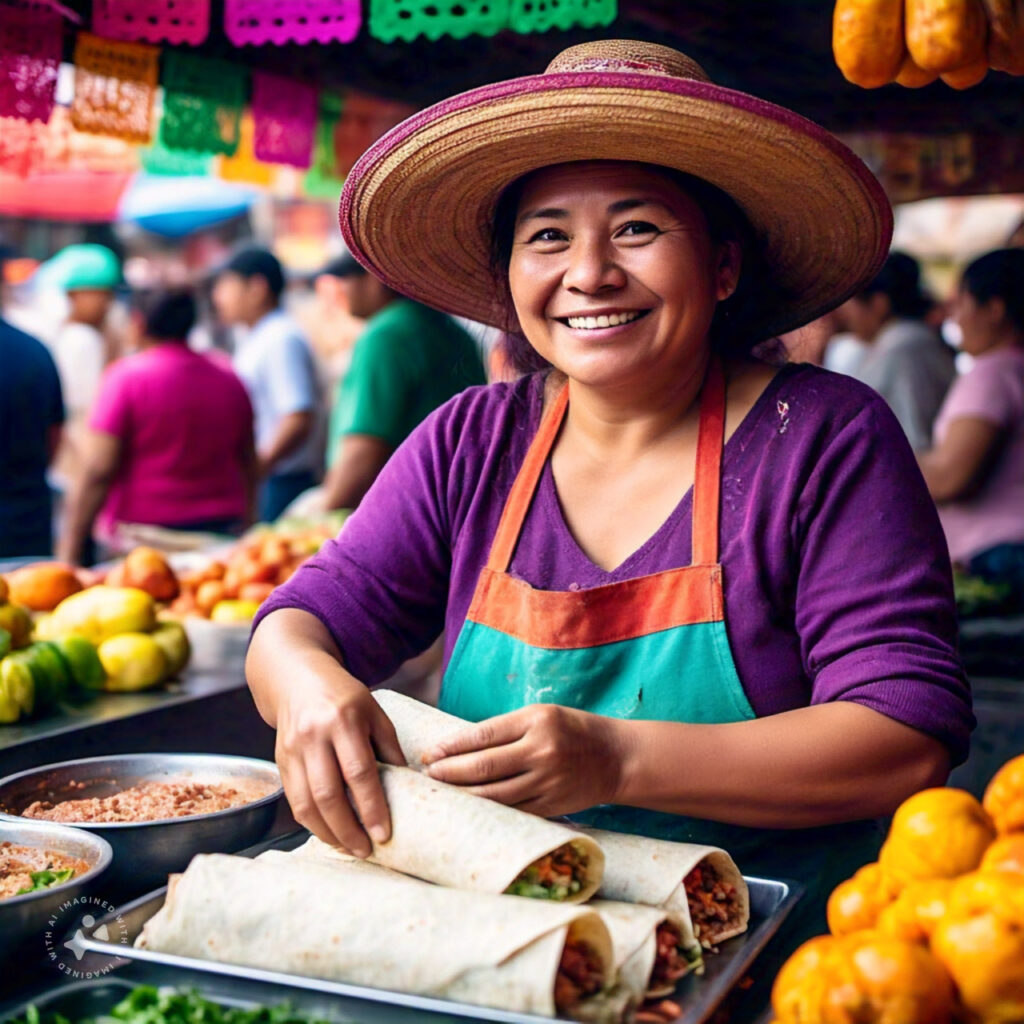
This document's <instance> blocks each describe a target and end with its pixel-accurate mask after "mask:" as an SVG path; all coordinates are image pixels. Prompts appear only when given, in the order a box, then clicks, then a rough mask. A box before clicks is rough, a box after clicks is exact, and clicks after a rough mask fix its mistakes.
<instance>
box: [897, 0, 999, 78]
mask: <svg viewBox="0 0 1024 1024" xmlns="http://www.w3.org/2000/svg"><path fill="white" fill-rule="evenodd" d="M906 29H907V49H908V50H909V51H910V56H911V57H913V58H914V63H915V64H917V66H918V67H919V68H923V69H924V70H925V71H938V72H939V73H940V74H941V73H942V72H944V71H956V70H957V69H958V68H962V67H966V66H967V65H968V64H974V63H975V62H976V61H978V60H979V59H980V58H982V57H984V56H985V44H986V42H987V38H988V19H987V18H986V17H985V9H984V8H983V7H982V5H981V0H907V5H906Z"/></svg>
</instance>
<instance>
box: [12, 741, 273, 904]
mask: <svg viewBox="0 0 1024 1024" xmlns="http://www.w3.org/2000/svg"><path fill="white" fill-rule="evenodd" d="M282 794H283V789H282V787H281V777H280V775H279V773H278V770H277V767H276V766H275V765H274V764H272V763H271V762H269V761H263V760H259V759H257V758H251V757H234V756H229V755H226V754H118V755H112V756H109V757H87V758H81V759H79V760H75V761H63V762H61V763H59V764H49V765H43V766H42V767H39V768H32V769H29V770H27V771H23V772H18V773H17V774H16V775H9V776H8V777H7V778H5V779H2V780H0V821H8V822H11V821H18V822H26V821H38V822H40V823H42V822H59V823H61V824H62V825H65V826H68V827H70V828H71V829H74V830H76V831H87V832H91V833H93V834H95V835H98V836H102V837H103V838H104V839H105V840H106V841H107V842H108V843H109V844H110V846H111V847H112V848H113V853H114V866H113V869H112V875H111V884H114V883H116V884H117V886H118V888H119V889H121V890H129V889H130V890H134V891H135V892H137V893H141V892H144V891H146V890H148V889H151V888H155V887H157V886H160V885H164V884H165V883H166V882H167V875H168V874H171V873H173V872H176V871H182V870H184V868H185V867H186V866H187V865H188V862H189V861H190V860H191V859H192V857H193V856H194V855H195V854H197V853H235V852H237V851H238V850H242V849H244V848H245V847H247V846H251V845H252V844H253V843H255V842H257V841H258V840H260V839H262V838H263V837H264V836H265V835H266V834H267V832H268V831H269V829H270V827H271V825H272V824H273V821H274V816H275V814H276V811H277V806H276V805H277V801H278V800H279V799H280V798H281V796H282Z"/></svg>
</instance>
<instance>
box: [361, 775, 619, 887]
mask: <svg viewBox="0 0 1024 1024" xmlns="http://www.w3.org/2000/svg"><path fill="white" fill-rule="evenodd" d="M380 778H381V782H382V784H383V786H384V794H385V796H386V797H387V801H388V808H389V809H390V812H391V838H390V839H389V840H388V841H387V842H386V843H377V842H374V843H373V853H372V854H371V856H370V860H371V861H373V862H374V863H375V864H381V865H383V866H384V867H387V868H392V869H394V870H395V871H401V872H402V873H403V874H406V875H412V876H413V877H415V878H421V879H424V880H425V881H428V882H436V883H437V884H438V885H447V886H449V887H451V888H453V889H471V890H474V891H476V892H488V893H492V894H499V893H505V894H507V895H510V896H528V897H531V898H534V899H547V900H553V901H556V902H560V903H582V902H584V901H585V900H587V899H589V898H590V897H591V896H593V895H594V893H595V892H597V887H598V885H599V884H600V882H601V876H602V874H603V872H604V854H603V853H602V852H601V847H600V845H599V844H598V843H597V842H595V841H594V840H593V839H591V838H590V837H589V836H586V835H583V834H582V833H581V832H578V831H577V830H575V829H571V828H567V827H566V826H565V825H558V824H556V823H555V822H552V821H547V820H545V819H544V818H538V817H537V816H536V815H534V814H526V813H525V812H524V811H518V810H516V809H515V808H514V807H506V806H505V805H504V804H499V803H495V801H493V800H485V799H483V797H479V796H474V795H473V794H472V793H467V792H466V791H465V790H464V789H460V788H459V787H458V786H450V785H448V784H447V783H444V782H437V781H435V780H434V779H432V778H430V777H429V776H428V775H424V774H422V773H420V772H415V771H413V770H412V769H411V768H397V767H394V766H393V765H380Z"/></svg>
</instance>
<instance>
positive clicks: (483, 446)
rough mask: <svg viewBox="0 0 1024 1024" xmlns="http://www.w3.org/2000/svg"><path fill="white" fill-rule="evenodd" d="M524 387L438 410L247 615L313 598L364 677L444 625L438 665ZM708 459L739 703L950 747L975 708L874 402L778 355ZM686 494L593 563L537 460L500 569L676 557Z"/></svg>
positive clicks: (938, 576) (500, 483)
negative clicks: (508, 560) (718, 451)
mask: <svg viewBox="0 0 1024 1024" xmlns="http://www.w3.org/2000/svg"><path fill="white" fill-rule="evenodd" d="M542 400H543V378H542V377H541V376H539V375H534V376H531V377H526V378H524V379H522V380H520V381H518V382H516V383H514V384H492V385H490V386H488V387H477V388H470V389H469V390H468V391H464V392H463V393H462V394H460V395H458V396H456V397H455V398H454V399H452V400H451V401H450V402H448V403H447V404H446V405H444V406H442V407H441V408H440V409H438V410H437V411H436V412H435V413H433V414H432V415H431V416H430V417H429V418H428V419H427V420H425V421H424V422H423V423H422V424H421V425H420V426H419V427H418V428H417V429H416V431H415V432H414V433H413V434H412V435H411V436H410V437H409V438H408V440H407V441H406V442H405V443H404V444H403V445H402V446H401V447H400V448H399V449H398V451H397V452H396V453H395V454H394V456H393V457H392V458H391V460H390V461H389V462H388V463H387V465H386V466H385V468H384V471H383V472H382V473H381V474H380V476H379V478H378V479H377V481H376V483H375V484H374V486H373V487H372V488H371V490H370V491H369V493H368V494H367V495H366V497H365V498H364V499H363V502H362V504H361V505H360V506H359V509H358V511H357V512H356V513H355V514H353V515H352V516H351V517H350V518H349V520H348V522H347V523H346V524H345V528H344V530H343V531H342V532H341V534H340V535H339V537H338V539H337V540H336V541H330V542H328V543H327V544H325V545H324V547H323V548H322V549H321V551H320V553H319V554H318V555H317V556H316V557H314V558H313V559H311V560H310V561H309V562H308V563H307V564H306V565H305V566H303V567H302V568H301V569H300V570H299V571H298V572H297V573H296V574H295V575H294V576H293V577H292V578H291V579H290V580H289V581H288V582H287V583H286V584H284V586H281V587H279V588H278V589H277V590H275V591H274V593H273V595H272V596H271V597H270V598H269V600H267V601H266V602H265V604H264V605H263V607H262V608H261V610H260V618H262V617H263V616H265V615H267V614H268V613H269V612H271V611H274V610H275V609H278V608H301V609H304V610H305V611H308V612H310V613H312V614H313V615H315V616H316V617H317V618H319V619H320V620H321V621H322V622H323V623H324V624H325V625H326V626H327V627H328V629H329V630H330V631H331V634H332V635H333V636H334V638H335V640H336V641H337V643H338V646H339V648H340V649H341V651H342V654H343V656H344V659H345V664H346V666H347V667H348V669H349V670H350V671H351V672H352V673H353V674H354V675H356V676H357V677H358V678H359V679H362V680H363V681H365V682H366V683H368V684H374V683H377V682H379V681H381V680H383V679H386V678H387V677H388V676H390V675H391V674H392V673H393V672H394V671H395V669H396V668H397V667H398V665H399V664H400V663H401V662H402V661H403V660H405V659H406V658H409V657H411V656H412V655H415V654H417V653H419V652H420V651H422V650H424V649H425V648H426V647H427V646H428V645H429V644H430V643H431V642H432V641H433V640H434V638H435V637H436V636H437V635H438V634H439V633H440V632H441V630H442V629H443V630H444V631H445V645H444V659H445V664H446V665H447V662H448V658H449V657H450V656H451V652H452V649H453V647H454V645H455V641H456V638H457V636H458V633H459V629H460V627H461V626H462V624H463V622H464V620H465V617H466V612H467V610H468V608H469V604H470V601H471V599H472V596H473V590H474V588H475V586H476V581H477V576H478V575H479V573H480V570H481V568H482V567H483V566H484V564H485V562H486V560H487V554H488V550H489V548H490V544H491V539H492V538H493V536H494V533H495V530H496V528H497V524H498V519H499V517H500V515H501V511H502V508H503V506H504V503H505V499H506V497H507V495H508V492H509V489H510V488H511V486H512V481H513V479H514V478H515V475H516V472H517V471H518V469H519V467H520V465H521V463H522V461H523V458H524V456H525V454H526V450H527V447H528V446H529V443H530V441H531V439H532V438H533V435H534V433H535V432H536V430H537V426H538V424H539V422H540V416H541V408H542ZM722 473H723V481H722V524H721V537H722V539H721V547H722V551H721V561H722V564H723V575H724V581H725V615H726V626H727V629H728V633H729V638H730V642H731V645H732V651H733V657H734V659H735V662H736V668H737V671H738V673H739V677H740V680H741V681H742V683H743V687H744V689H745V690H746V693H747V697H748V699H749V700H750V703H751V706H752V707H753V709H754V711H755V712H756V713H757V715H759V716H764V715H771V714H775V713H777V712H781V711H787V710H790V709H792V708H798V707H804V706H806V705H808V704H820V703H823V702H825V701H831V700H850V701H855V702H857V703H859V704H864V705H865V706H867V707H870V708H874V709H875V710H876V711H880V712H882V713H883V714H885V715H888V716H889V717H890V718H895V719H897V720H899V721H901V722H905V723H906V724H908V725H911V726H913V727H915V728H917V729H920V730H922V731H923V732H926V733H928V734H930V735H932V736H935V737H937V738H938V739H940V740H941V741H942V742H943V743H944V744H946V746H947V747H948V748H949V751H950V754H951V756H952V757H953V759H954V763H959V762H960V761H962V760H963V759H964V758H965V757H966V755H967V747H968V739H969V735H970V731H971V729H972V728H973V725H974V719H973V716H972V714H971V700H970V691H969V688H968V685H967V682H966V680H965V678H964V674H963V670H962V668H961V666H960V662H959V659H958V657H957V653H956V616H955V610H954V604H953V594H952V583H951V575H950V566H949V559H948V556H947V554H946V543H945V539H944V537H943V533H942V529H941V527H940V525H939V520H938V517H937V515H936V512H935V507H934V505H933V504H932V501H931V499H930V498H929V496H928V492H927V490H926V489H925V485H924V481H923V480H922V479H921V475H920V473H919V472H918V469H917V464H916V462H915V460H914V456H913V454H912V452H911V450H910V447H909V445H908V444H907V441H906V438H905V436H904V434H903V431H902V430H901V429H900V426H899V424H898V423H897V422H896V420H895V418H894V417H893V415H892V413H891V412H890V411H889V409H888V407H887V406H886V404H885V403H884V402H883V401H882V400H881V399H880V398H879V397H878V396H877V395H876V394H875V393H874V392H873V391H871V390H869V389H868V388H866V387H864V386H863V385H861V384H859V383H857V382H856V381H854V380H852V379H851V378H849V377H845V376H841V375H839V374H832V373H829V372H827V371H824V370H819V369H817V368H815V367H811V366H801V365H791V366H788V367H786V368H784V369H783V370H782V371H781V372H780V373H779V374H778V375H777V376H776V378H775V379H774V380H773V381H772V383H771V384H770V385H769V386H768V388H767V389H766V390H765V392H764V393H763V394H762V395H761V397H760V399H759V400H758V401H757V403H756V405H755V406H754V408H753V409H752V410H751V411H750V413H749V414H748V415H747V417H746V418H745V419H744V421H743V422H742V423H741V424H740V426H739V428H738V429H737V430H736V432H735V433H734V434H733V436H732V437H731V438H730V439H729V442H728V444H727V445H726V447H725V452H724V457H723V469H722ZM691 501H692V492H691V493H687V494H686V495H685V496H684V498H683V499H682V501H681V502H680V504H679V505H678V507H677V508H676V509H675V511H674V512H673V513H672V514H671V515H670V516H669V518H668V519H667V520H666V521H665V523H664V524H663V525H662V526H661V528H660V529H659V530H658V531H657V533H655V535H654V536H653V537H651V538H650V539H649V540H648V541H647V542H646V543H645V544H644V545H643V546H642V547H641V548H640V549H639V550H637V551H635V552H634V553H633V554H632V555H631V556H630V557H629V558H628V559H626V561H625V562H624V563H623V564H622V565H620V566H618V567H617V568H616V569H615V570H614V571H612V572H606V571H605V570H603V569H601V568H599V567H598V566H596V565H594V564H593V563H592V562H591V561H590V559H588V558H587V556H586V555H585V554H584V553H583V552H582V551H581V550H580V548H579V546H578V545H577V544H576V542H575V540H574V539H573V537H572V535H571V534H570V532H569V530H568V528H567V526H566V524H565V520H564V518H563V516H562V513H561V509H560V506H559V503H558V496H557V492H556V489H555V483H554V479H553V477H552V475H551V471H550V466H549V467H548V468H547V469H546V470H545V472H544V475H543V476H542V478H541V483H540V485H539V487H538V492H537V495H536V498H535V500H534V502H533V504H532V506H531V508H530V511H529V513H528V516H527V519H526V522H525V524H524V526H523V533H522V536H521V538H520V541H519V545H518V548H517V550H516V553H515V556H514V558H513V560H512V565H511V572H512V573H513V574H515V575H516V576H519V577H521V578H522V579H524V580H526V581H527V582H529V583H530V584H531V585H532V586H534V587H538V588H542V589H557V590H567V589H575V588H577V587H580V588H586V587H594V586H598V585H600V584H604V583H610V582H614V581H617V580H623V579H628V578H630V577H634V576H642V575H646V574H648V573H655V572H659V571H661V570H664V569H668V568H673V567H676V566H681V565H686V564H688V563H689V562H690V546H691V537H690V530H691ZM257 621H258V620H257Z"/></svg>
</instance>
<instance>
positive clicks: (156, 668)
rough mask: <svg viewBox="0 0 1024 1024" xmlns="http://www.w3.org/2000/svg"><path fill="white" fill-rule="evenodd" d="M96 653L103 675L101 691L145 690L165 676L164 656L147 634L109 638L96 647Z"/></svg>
mask: <svg viewBox="0 0 1024 1024" xmlns="http://www.w3.org/2000/svg"><path fill="white" fill-rule="evenodd" d="M96 653H97V654H98V655H99V657H100V661H101V662H102V663H103V669H104V671H105V672H106V673H107V681H106V683H105V684H104V687H103V688H104V689H105V690H111V691H116V692H131V691H134V690H146V689H148V688H149V687H151V686H156V684H157V683H159V682H162V681H163V680H164V679H165V678H166V676H167V655H165V654H164V652H163V651H162V650H161V649H160V645H159V644H158V643H157V642H156V641H155V640H154V639H153V637H152V636H150V635H149V633H120V634H119V635H117V636H112V637H110V638H109V639H107V640H104V641H103V642H102V643H101V644H100V645H99V647H98V648H97V650H96Z"/></svg>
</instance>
